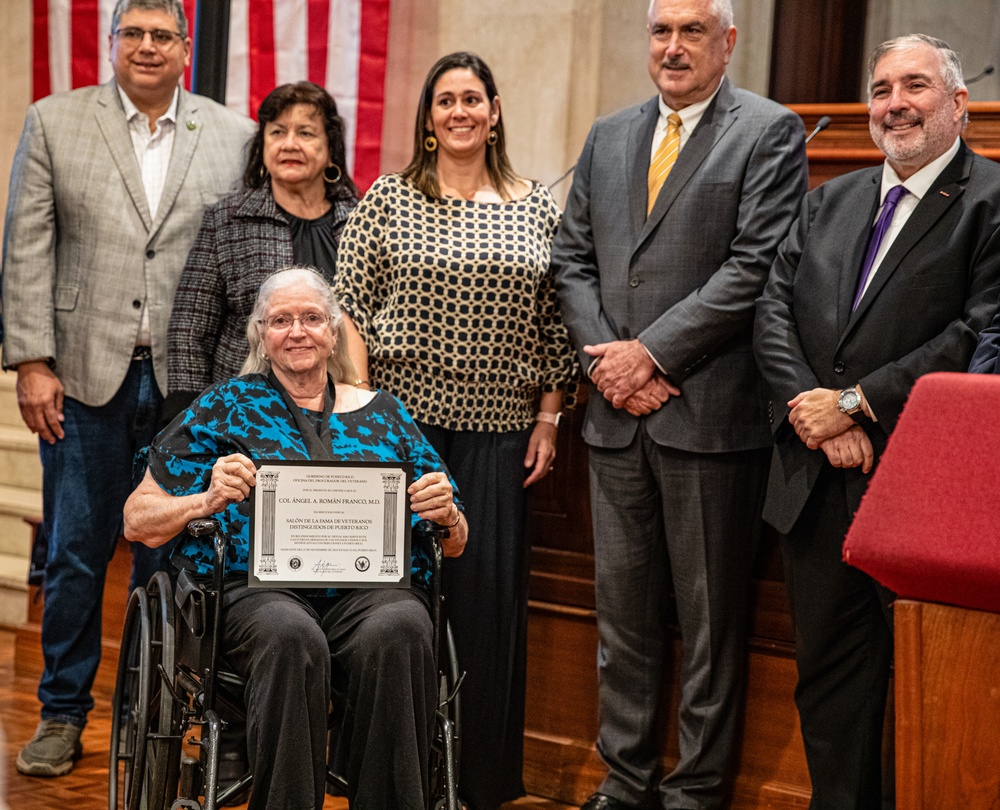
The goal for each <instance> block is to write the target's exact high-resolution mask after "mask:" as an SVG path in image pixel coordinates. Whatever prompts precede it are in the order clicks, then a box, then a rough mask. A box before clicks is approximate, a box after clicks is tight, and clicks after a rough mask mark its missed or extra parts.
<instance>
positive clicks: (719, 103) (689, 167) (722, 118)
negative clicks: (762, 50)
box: [636, 79, 740, 248]
mask: <svg viewBox="0 0 1000 810" xmlns="http://www.w3.org/2000/svg"><path fill="white" fill-rule="evenodd" d="M739 107H740V104H739V102H738V101H737V100H736V97H735V96H734V95H733V92H732V89H731V88H730V86H729V80H728V79H723V80H722V87H720V88H719V92H718V93H717V94H716V96H715V98H714V99H713V100H712V103H711V104H709V105H708V109H706V110H705V113H704V115H702V117H701V121H699V122H698V126H697V127H695V130H694V132H692V133H691V137H690V138H688V140H687V143H685V144H684V148H683V149H681V153H680V154H679V155H678V156H677V162H676V163H675V164H674V168H673V169H671V171H670V174H669V175H668V176H667V179H666V181H664V183H663V188H661V189H660V196H659V197H657V199H656V205H654V206H653V210H652V211H651V212H650V214H649V218H648V219H647V220H646V222H645V224H644V225H643V228H642V230H641V231H640V233H639V238H638V240H637V241H636V248H638V247H639V245H641V244H642V243H643V242H644V241H645V240H646V238H647V237H648V236H649V235H650V234H651V233H652V232H653V230H654V229H655V228H656V226H657V225H659V223H660V220H661V219H663V217H664V216H665V215H666V213H667V211H669V210H670V206H672V205H673V204H674V200H676V199H677V195H678V194H680V192H681V190H682V189H683V188H684V187H685V186H686V185H687V184H688V181H689V180H690V179H691V177H692V175H694V173H695V171H697V169H698V167H699V166H701V164H702V163H703V162H704V160H705V158H706V157H708V155H709V154H710V153H711V151H712V150H713V149H714V148H715V145H716V144H717V143H718V142H719V140H720V139H721V138H722V136H723V135H725V133H726V130H728V129H729V127H731V126H732V125H733V123H734V122H735V121H736V119H737V118H738V117H739V115H738V110H739ZM651 144H652V139H650V145H651ZM646 152H647V161H646V162H647V165H648V162H649V160H648V153H649V146H647V149H646ZM643 183H645V179H644V180H643Z"/></svg>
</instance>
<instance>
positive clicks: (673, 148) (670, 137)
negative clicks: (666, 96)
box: [646, 113, 681, 217]
mask: <svg viewBox="0 0 1000 810" xmlns="http://www.w3.org/2000/svg"><path fill="white" fill-rule="evenodd" d="M680 150H681V117H680V116H679V115H678V114H677V113H671V114H670V116H668V118H667V134H666V135H664V136H663V140H662V141H660V145H659V146H658V147H657V148H656V154H655V155H653V159H652V160H651V161H650V163H649V180H648V184H649V186H648V190H649V194H648V195H647V197H646V216H647V217H648V216H649V212H650V211H652V210H653V206H654V205H656V198H657V196H658V195H659V193H660V188H661V187H662V186H663V181H664V180H666V179H667V175H668V174H670V170H671V169H672V168H673V167H674V163H676V162H677V153H678V152H680Z"/></svg>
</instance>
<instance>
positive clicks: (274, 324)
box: [261, 312, 330, 332]
mask: <svg viewBox="0 0 1000 810" xmlns="http://www.w3.org/2000/svg"><path fill="white" fill-rule="evenodd" d="M296 321H298V322H299V323H300V324H302V328H303V329H308V330H310V331H312V332H315V331H317V330H319V329H322V328H323V327H324V326H326V325H327V324H328V323H329V322H330V316H329V315H322V314H320V313H319V312H307V313H305V314H304V315H298V316H296V315H289V314H288V313H287V312H279V313H278V314H277V315H271V316H269V317H267V318H261V323H263V324H264V325H265V326H267V327H268V328H269V329H273V330H274V331H275V332H287V331H288V330H289V329H291V328H292V326H293V325H294V324H295V322H296Z"/></svg>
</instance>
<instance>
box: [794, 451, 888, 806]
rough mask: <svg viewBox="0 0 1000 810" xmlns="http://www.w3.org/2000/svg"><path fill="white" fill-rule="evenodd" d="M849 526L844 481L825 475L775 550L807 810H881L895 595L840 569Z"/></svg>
mask: <svg viewBox="0 0 1000 810" xmlns="http://www.w3.org/2000/svg"><path fill="white" fill-rule="evenodd" d="M852 518H853V514H852V513H851V511H850V510H849V509H848V506H847V496H846V488H845V477H844V472H843V471H842V470H837V469H835V468H833V467H827V468H826V469H825V470H824V471H823V473H822V474H821V475H820V478H819V480H818V481H817V483H816V486H815V488H814V489H813V492H812V494H811V495H810V497H809V500H808V502H807V503H806V506H805V509H804V510H803V513H802V515H801V516H800V518H799V520H798V522H797V523H796V524H795V526H794V528H793V529H792V531H791V532H789V534H788V536H787V537H786V538H784V540H783V542H782V552H783V556H784V561H785V582H786V585H787V588H788V594H789V600H790V602H791V608H792V617H793V619H794V622H795V659H796V663H797V664H798V673H799V680H798V685H797V686H796V688H795V703H796V705H797V706H798V710H799V720H800V723H801V726H802V738H803V740H804V742H805V749H806V760H807V762H808V765H809V777H810V779H811V780H812V789H813V795H812V801H811V802H810V804H809V807H810V810H877V809H878V808H881V806H882V728H883V723H884V719H885V706H886V696H887V693H888V687H889V672H890V665H891V663H892V623H891V617H890V612H889V607H888V605H889V602H890V601H891V600H892V598H893V594H891V593H890V592H889V591H888V590H886V589H885V588H883V587H882V586H880V585H879V584H878V583H876V582H875V580H873V579H872V578H871V577H869V576H868V575H867V574H865V573H863V572H861V571H859V570H858V569H856V568H852V567H851V566H849V565H847V564H846V563H845V562H843V560H842V551H841V549H842V547H843V543H844V537H845V536H846V534H847V530H848V528H849V527H850V524H851V520H852Z"/></svg>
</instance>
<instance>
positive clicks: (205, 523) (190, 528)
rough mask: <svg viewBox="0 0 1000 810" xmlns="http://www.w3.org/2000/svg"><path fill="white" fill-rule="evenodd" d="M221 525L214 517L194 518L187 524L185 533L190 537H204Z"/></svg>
mask: <svg viewBox="0 0 1000 810" xmlns="http://www.w3.org/2000/svg"><path fill="white" fill-rule="evenodd" d="M221 528H222V525H221V524H220V523H219V521H217V520H215V518H196V519H195V520H192V521H191V522H190V523H188V525H187V533H188V534H190V535H191V536H192V537H204V536H205V535H206V534H211V533H212V532H217V531H219V529H221Z"/></svg>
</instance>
